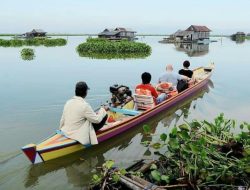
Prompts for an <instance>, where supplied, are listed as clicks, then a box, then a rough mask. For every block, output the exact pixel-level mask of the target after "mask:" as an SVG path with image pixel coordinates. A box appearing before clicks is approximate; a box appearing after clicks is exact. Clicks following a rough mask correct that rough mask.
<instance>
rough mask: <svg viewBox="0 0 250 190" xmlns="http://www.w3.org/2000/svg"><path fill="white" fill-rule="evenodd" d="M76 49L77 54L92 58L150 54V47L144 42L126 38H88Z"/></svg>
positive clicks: (116, 57) (115, 57)
mask: <svg viewBox="0 0 250 190" xmlns="http://www.w3.org/2000/svg"><path fill="white" fill-rule="evenodd" d="M76 49H77V52H78V53H79V56H81V57H90V58H94V59H127V58H145V57H147V56H149V55H150V54H151V47H150V46H149V45H147V44H145V43H140V42H134V41H128V40H120V41H111V40H107V39H102V38H88V39H87V41H86V42H85V43H82V44H80V45H78V46H77V48H76Z"/></svg>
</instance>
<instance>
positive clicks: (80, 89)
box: [75, 81, 89, 98]
mask: <svg viewBox="0 0 250 190" xmlns="http://www.w3.org/2000/svg"><path fill="white" fill-rule="evenodd" d="M88 89H89V87H88V85H87V84H86V82H83V81H80V82H78V83H76V88H75V95H76V96H80V97H82V98H85V97H86V96H87V92H88Z"/></svg>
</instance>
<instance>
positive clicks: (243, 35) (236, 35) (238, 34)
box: [232, 32, 246, 37]
mask: <svg viewBox="0 0 250 190" xmlns="http://www.w3.org/2000/svg"><path fill="white" fill-rule="evenodd" d="M232 36H235V37H245V36H246V34H245V33H244V32H237V33H236V34H233V35H232Z"/></svg>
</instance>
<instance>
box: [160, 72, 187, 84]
mask: <svg viewBox="0 0 250 190" xmlns="http://www.w3.org/2000/svg"><path fill="white" fill-rule="evenodd" d="M181 79H183V78H182V76H181V75H179V74H177V73H174V72H169V71H167V72H165V73H163V74H162V75H161V76H160V78H159V83H161V82H170V83H172V84H173V86H177V83H178V80H181Z"/></svg>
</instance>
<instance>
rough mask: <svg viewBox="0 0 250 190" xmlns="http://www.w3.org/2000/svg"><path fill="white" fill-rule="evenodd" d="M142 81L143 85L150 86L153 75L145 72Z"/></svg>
mask: <svg viewBox="0 0 250 190" xmlns="http://www.w3.org/2000/svg"><path fill="white" fill-rule="evenodd" d="M141 79H142V83H143V84H149V83H150V81H151V74H150V73H147V72H144V73H142V75H141Z"/></svg>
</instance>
